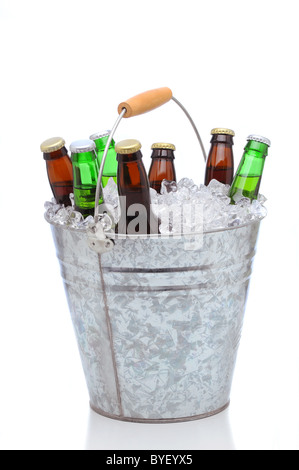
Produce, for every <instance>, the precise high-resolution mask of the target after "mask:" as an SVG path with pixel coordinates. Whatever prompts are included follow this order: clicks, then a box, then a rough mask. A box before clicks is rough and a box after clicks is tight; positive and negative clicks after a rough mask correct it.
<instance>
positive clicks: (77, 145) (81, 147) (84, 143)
mask: <svg viewBox="0 0 299 470" xmlns="http://www.w3.org/2000/svg"><path fill="white" fill-rule="evenodd" d="M95 149H96V144H95V143H94V141H93V140H89V139H86V140H76V141H75V142H73V143H72V144H71V145H70V151H71V152H72V153H85V152H91V151H92V150H95Z"/></svg>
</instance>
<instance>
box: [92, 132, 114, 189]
mask: <svg viewBox="0 0 299 470" xmlns="http://www.w3.org/2000/svg"><path fill="white" fill-rule="evenodd" d="M110 134H111V131H105V132H98V133H97V134H92V135H91V136H90V139H91V140H93V141H94V143H95V144H96V152H97V155H98V164H99V167H100V166H101V163H102V158H103V155H104V150H105V147H106V144H107V141H108V139H109V136H110ZM109 178H113V179H114V181H115V183H116V184H117V159H116V151H115V142H114V140H113V139H112V141H111V144H110V146H109V150H108V153H107V157H106V161H105V165H104V171H103V177H102V184H103V188H105V186H107V184H108V181H109Z"/></svg>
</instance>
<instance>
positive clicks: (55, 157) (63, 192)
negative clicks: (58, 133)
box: [40, 137, 73, 206]
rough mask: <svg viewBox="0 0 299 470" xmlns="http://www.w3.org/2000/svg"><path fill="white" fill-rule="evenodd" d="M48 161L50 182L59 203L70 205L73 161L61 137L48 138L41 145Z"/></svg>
mask: <svg viewBox="0 0 299 470" xmlns="http://www.w3.org/2000/svg"><path fill="white" fill-rule="evenodd" d="M40 148H41V151H42V152H43V154H44V160H45V161H46V166H47V173H48V178H49V183H50V186H51V189H52V192H53V195H54V197H55V199H56V202H57V203H58V204H64V205H65V206H70V205H71V201H70V198H69V195H70V193H72V192H73V169H72V162H71V159H70V157H69V156H68V152H67V149H66V148H65V141H64V139H62V138H61V137H53V138H51V139H48V140H46V141H45V142H43V143H42V144H41V146H40Z"/></svg>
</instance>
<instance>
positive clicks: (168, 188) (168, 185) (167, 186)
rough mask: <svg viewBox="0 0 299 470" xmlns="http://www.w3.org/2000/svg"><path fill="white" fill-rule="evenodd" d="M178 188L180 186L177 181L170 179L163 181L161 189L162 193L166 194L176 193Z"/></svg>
mask: <svg viewBox="0 0 299 470" xmlns="http://www.w3.org/2000/svg"><path fill="white" fill-rule="evenodd" d="M177 190H178V187H177V184H176V182H175V181H168V180H163V181H162V184H161V190H160V193H161V194H162V195H165V194H168V193H175V192H176V191H177Z"/></svg>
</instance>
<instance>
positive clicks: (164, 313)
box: [48, 89, 260, 423]
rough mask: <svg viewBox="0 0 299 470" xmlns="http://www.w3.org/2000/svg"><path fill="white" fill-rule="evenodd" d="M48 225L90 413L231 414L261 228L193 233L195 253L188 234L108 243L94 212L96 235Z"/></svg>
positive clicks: (123, 416)
mask: <svg viewBox="0 0 299 470" xmlns="http://www.w3.org/2000/svg"><path fill="white" fill-rule="evenodd" d="M167 90H168V89H167ZM150 93H153V92H150ZM154 95H155V94H154ZM164 95H165V93H164ZM150 96H151V99H152V96H153V95H150ZM169 99H170V97H169V98H168V99H167V100H166V101H168V100H169ZM173 99H174V100H175V101H176V102H177V103H178V104H180V103H179V102H178V101H177V100H176V99H175V98H173ZM166 101H165V99H164V102H166ZM153 103H154V104H155V105H154V104H153V105H152V108H154V107H157V100H153ZM130 104H132V103H131V102H130V103H129V104H128V105H127V103H125V105H123V104H122V105H120V117H119V119H118V121H117V123H116V124H115V126H114V128H113V129H112V131H111V135H110V140H108V142H107V146H106V150H108V147H109V144H110V141H111V139H112V137H113V134H114V132H115V130H116V128H117V126H118V124H119V122H120V119H121V118H122V117H123V116H124V115H125V112H126V108H127V107H128V108H129V106H130ZM159 104H162V103H161V102H160V103H159ZM133 105H134V106H135V102H134V99H133ZM124 106H125V107H124ZM134 106H133V108H134ZM180 106H181V108H182V109H183V110H184V111H185V113H186V114H187V116H188V118H189V120H190V122H191V123H192V125H193V127H194V129H195V130H196V128H195V125H194V123H193V121H192V120H191V117H190V116H189V115H188V113H187V112H186V110H185V109H184V108H183V107H182V105H180ZM147 108H149V107H148V106H147ZM146 110H149V109H146ZM144 111H145V109H144V107H143V108H142V110H141V111H140V109H139V111H138V113H140V112H144ZM135 114H136V113H135ZM130 115H134V113H133V114H130ZM196 133H197V135H198V137H199V134H198V132H197V130H196ZM199 140H200V142H201V139H200V137H199ZM203 153H204V151H203ZM106 155H107V152H105V153H104V157H103V161H102V165H101V169H100V174H99V182H98V188H97V196H96V201H98V200H99V196H100V193H101V188H100V186H101V185H100V182H101V177H102V173H103V167H104V162H105V157H106ZM204 156H205V153H204ZM205 158H206V156H205ZM48 222H49V223H50V224H51V229H52V234H53V238H54V243H55V246H56V251H57V257H58V259H59V262H60V267H61V275H62V278H63V281H64V286H65V291H66V295H67V299H68V303H69V308H70V312H71V316H72V321H73V326H74V329H75V333H76V338H77V342H78V347H79V351H80V355H81V360H82V365H83V369H84V373H85V377H86V382H87V387H88V391H89V395H90V405H91V407H92V409H93V410H95V411H96V412H97V413H100V414H102V415H104V416H108V417H110V418H115V419H120V420H124V421H135V422H152V423H163V422H177V421H186V420H194V419H199V418H205V417H208V416H211V415H214V414H216V413H219V412H221V411H223V410H224V409H225V408H227V406H228V405H229V400H230V391H231V384H232V379H233V372H234V368H235V363H236V358H237V351H238V346H239V341H240V337H241V330H242V325H243V319H244V312H245V305H246V299H247V293H248V286H249V280H250V276H251V271H252V261H253V258H254V255H255V251H256V242H257V236H258V231H259V226H260V221H254V222H251V223H248V224H247V225H243V226H239V227H234V228H230V229H225V230H218V231H213V232H208V233H200V234H197V235H193V236H194V237H195V243H194V244H193V249H192V250H190V249H186V244H187V246H188V244H189V243H190V239H189V237H187V236H184V235H182V236H181V237H172V238H169V237H163V236H148V237H144V236H127V237H125V236H124V237H118V238H117V239H115V240H111V237H110V238H108V237H107V235H106V234H104V232H103V230H102V228H101V225H100V223H99V222H98V210H97V207H96V210H95V225H94V227H91V230H88V229H74V228H71V227H69V226H63V225H59V224H55V223H53V222H51V221H50V220H48ZM196 238H198V241H199V243H198V244H197V243H196Z"/></svg>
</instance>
